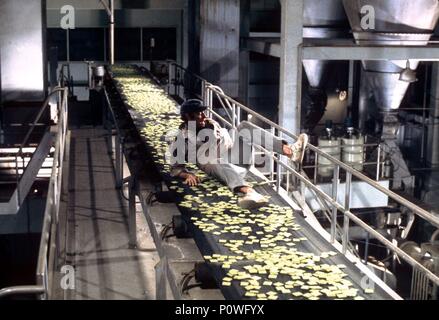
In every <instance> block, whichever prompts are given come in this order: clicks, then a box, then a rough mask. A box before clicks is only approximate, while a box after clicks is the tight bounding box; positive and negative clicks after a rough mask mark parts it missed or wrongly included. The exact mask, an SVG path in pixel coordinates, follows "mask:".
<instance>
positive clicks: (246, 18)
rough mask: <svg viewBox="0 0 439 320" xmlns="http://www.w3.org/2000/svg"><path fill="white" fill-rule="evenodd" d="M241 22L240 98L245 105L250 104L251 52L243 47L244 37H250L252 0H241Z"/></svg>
mask: <svg viewBox="0 0 439 320" xmlns="http://www.w3.org/2000/svg"><path fill="white" fill-rule="evenodd" d="M239 4H240V7H241V8H240V24H241V28H240V29H241V32H240V38H241V41H240V42H241V45H240V48H239V90H238V93H239V99H240V102H242V104H244V105H246V106H247V105H248V104H249V100H248V90H249V88H248V87H249V71H250V68H249V65H250V53H249V51H248V50H245V49H244V48H243V47H242V41H243V39H246V38H248V37H249V34H250V7H251V6H250V0H240V2H239Z"/></svg>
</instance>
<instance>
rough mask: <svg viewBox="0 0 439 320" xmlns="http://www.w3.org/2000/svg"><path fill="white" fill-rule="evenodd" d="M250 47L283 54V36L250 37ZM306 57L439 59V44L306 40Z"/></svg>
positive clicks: (326, 58)
mask: <svg viewBox="0 0 439 320" xmlns="http://www.w3.org/2000/svg"><path fill="white" fill-rule="evenodd" d="M245 44H246V48H247V50H250V51H254V52H258V53H262V54H266V55H270V56H273V57H278V58H279V57H280V56H281V53H282V49H281V44H280V42H279V39H276V38H265V39H262V38H248V39H246V40H245ZM302 59H303V60H306V59H309V60H390V59H391V60H407V59H415V60H421V61H439V45H437V44H433V45H428V46H410V47H407V46H406V47H404V46H387V47H385V46H373V45H361V46H360V45H356V44H355V43H353V42H352V41H351V40H331V42H328V41H327V40H326V41H313V42H312V43H309V42H305V44H304V45H303V46H302Z"/></svg>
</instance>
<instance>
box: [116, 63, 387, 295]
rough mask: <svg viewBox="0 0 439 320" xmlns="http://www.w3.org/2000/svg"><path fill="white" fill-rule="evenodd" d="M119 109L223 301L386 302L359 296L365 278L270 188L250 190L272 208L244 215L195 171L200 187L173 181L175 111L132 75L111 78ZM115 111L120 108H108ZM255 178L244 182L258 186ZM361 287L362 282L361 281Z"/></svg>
mask: <svg viewBox="0 0 439 320" xmlns="http://www.w3.org/2000/svg"><path fill="white" fill-rule="evenodd" d="M110 73H111V75H112V77H113V79H114V83H115V85H116V88H117V91H118V92H119V93H120V95H121V97H122V100H123V102H124V103H123V104H124V106H123V107H124V108H126V109H127V110H128V112H129V114H130V116H131V119H132V121H133V124H134V125H135V127H136V128H137V131H138V132H139V133H140V136H141V139H142V140H143V142H144V145H145V148H146V149H147V150H148V153H149V154H150V155H151V157H152V159H153V160H154V163H155V166H156V168H157V170H158V171H159V172H160V174H161V176H162V179H163V180H164V181H165V183H166V184H167V186H168V188H170V189H171V190H174V191H175V193H176V198H177V205H178V207H179V209H180V211H181V213H182V215H183V216H184V217H185V219H186V220H187V221H188V222H189V223H190V226H191V228H192V231H193V233H194V238H195V241H196V243H197V246H198V247H199V249H200V251H201V253H202V254H203V256H204V257H205V259H206V261H208V262H210V266H211V268H212V272H213V274H214V277H215V279H216V281H217V283H218V285H219V287H220V288H221V290H222V292H223V294H224V296H225V298H226V299H246V298H262V299H354V298H355V299H390V296H389V295H388V294H387V293H386V292H385V291H384V290H383V289H382V288H380V287H378V286H375V289H374V291H373V292H372V291H368V290H363V289H362V288H361V283H362V278H363V277H364V275H363V274H361V272H360V271H359V270H358V268H357V267H355V266H354V265H353V264H352V263H351V262H350V261H349V260H348V259H347V258H346V257H345V256H343V255H342V254H340V253H335V252H333V251H334V249H333V247H332V246H331V245H330V244H329V243H328V242H327V241H326V240H325V239H324V238H323V237H322V236H321V235H320V234H318V232H317V231H315V230H314V229H313V228H311V227H310V226H309V225H308V224H307V222H305V220H304V218H303V217H302V215H301V213H300V212H293V210H292V209H291V207H289V206H288V204H287V203H286V201H285V200H283V199H282V197H281V196H280V195H278V194H277V193H276V192H275V190H274V189H273V188H272V187H270V186H269V185H264V186H257V185H256V186H255V188H256V189H257V190H258V191H259V192H260V193H263V194H265V195H267V196H269V197H270V206H268V207H266V208H261V209H259V210H253V211H248V210H243V209H240V208H239V207H238V206H237V198H236V196H235V195H233V194H232V193H231V192H230V191H229V190H228V189H227V188H226V187H225V186H224V185H222V184H221V183H220V182H219V181H217V180H215V179H213V178H210V177H208V176H206V175H205V174H204V173H203V172H201V171H199V170H198V168H197V167H196V166H195V165H189V167H191V168H192V169H193V170H198V174H199V175H200V176H202V178H203V183H202V184H201V185H199V186H198V187H196V188H194V187H189V186H187V185H184V184H183V183H182V181H180V180H175V179H172V178H171V177H170V175H169V170H170V166H169V164H167V163H166V161H165V157H164V153H165V150H167V142H166V141H165V139H164V136H165V134H166V133H167V132H168V131H169V130H170V129H175V128H176V127H177V126H178V124H179V123H180V120H179V115H178V114H177V109H176V108H177V107H178V106H177V104H176V103H175V101H174V100H172V99H171V98H170V97H169V96H167V94H166V93H165V91H163V90H162V89H161V88H160V87H158V86H157V85H156V84H155V83H153V81H152V80H151V79H148V78H147V77H146V76H145V75H142V74H141V73H140V71H139V70H138V69H137V68H135V67H127V66H123V67H122V66H117V67H113V68H112V70H111V72H110ZM113 107H117V106H113ZM258 179H259V178H257V177H255V176H252V175H250V176H249V181H252V182H254V183H255V184H257V183H258ZM363 282H364V281H363Z"/></svg>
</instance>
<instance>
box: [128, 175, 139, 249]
mask: <svg viewBox="0 0 439 320" xmlns="http://www.w3.org/2000/svg"><path fill="white" fill-rule="evenodd" d="M136 184H137V182H136V178H135V177H134V176H131V177H130V179H129V181H128V227H129V234H130V239H129V246H130V247H131V248H135V247H137V223H136Z"/></svg>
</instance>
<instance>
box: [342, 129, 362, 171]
mask: <svg viewBox="0 0 439 320" xmlns="http://www.w3.org/2000/svg"><path fill="white" fill-rule="evenodd" d="M363 145H364V136H362V135H359V136H355V135H353V136H352V137H350V138H343V148H342V149H343V152H342V161H343V162H344V163H346V164H347V165H349V166H351V167H352V168H354V169H356V170H358V171H363V163H364V147H363Z"/></svg>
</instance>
